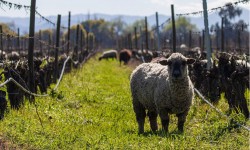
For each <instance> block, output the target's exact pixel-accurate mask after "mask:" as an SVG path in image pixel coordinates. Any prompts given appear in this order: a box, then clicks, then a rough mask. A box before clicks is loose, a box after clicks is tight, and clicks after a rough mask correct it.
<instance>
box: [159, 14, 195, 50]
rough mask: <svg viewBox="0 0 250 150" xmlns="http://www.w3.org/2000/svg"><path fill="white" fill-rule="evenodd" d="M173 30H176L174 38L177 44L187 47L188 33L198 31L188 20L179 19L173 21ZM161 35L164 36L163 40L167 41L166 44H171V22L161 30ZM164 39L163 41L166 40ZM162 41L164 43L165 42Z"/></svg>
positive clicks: (184, 18)
mask: <svg viewBox="0 0 250 150" xmlns="http://www.w3.org/2000/svg"><path fill="white" fill-rule="evenodd" d="M175 28H176V38H177V44H183V43H185V44H186V45H187V43H188V38H189V31H192V32H196V31H198V29H197V27H196V25H194V24H192V23H191V21H190V19H189V18H186V17H179V18H177V19H176V20H175ZM163 34H165V35H166V37H165V38H167V39H169V41H168V42H170V43H169V44H171V42H172V22H170V23H169V24H167V25H166V26H165V27H164V28H163ZM167 39H165V40H167ZM165 40H164V41H165Z"/></svg>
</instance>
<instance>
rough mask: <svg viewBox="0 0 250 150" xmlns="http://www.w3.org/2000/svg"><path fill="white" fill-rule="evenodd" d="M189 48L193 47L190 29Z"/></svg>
mask: <svg viewBox="0 0 250 150" xmlns="http://www.w3.org/2000/svg"><path fill="white" fill-rule="evenodd" d="M188 46H189V49H191V48H192V31H191V30H189V42H188Z"/></svg>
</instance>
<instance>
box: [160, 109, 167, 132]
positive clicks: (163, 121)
mask: <svg viewBox="0 0 250 150" xmlns="http://www.w3.org/2000/svg"><path fill="white" fill-rule="evenodd" d="M159 115H160V118H161V124H162V128H163V129H164V130H165V131H166V132H168V125H169V116H168V111H167V110H166V109H164V110H160V111H159Z"/></svg>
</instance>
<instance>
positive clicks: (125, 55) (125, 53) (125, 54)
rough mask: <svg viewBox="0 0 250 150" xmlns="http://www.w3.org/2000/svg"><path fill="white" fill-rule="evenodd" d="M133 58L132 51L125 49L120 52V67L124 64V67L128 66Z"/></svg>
mask: <svg viewBox="0 0 250 150" xmlns="http://www.w3.org/2000/svg"><path fill="white" fill-rule="evenodd" d="M131 56H132V51H131V50H128V49H123V50H121V51H120V52H119V61H120V65H121V63H122V62H124V65H126V64H128V61H129V60H130V58H131Z"/></svg>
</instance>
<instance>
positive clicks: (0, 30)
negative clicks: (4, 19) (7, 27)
mask: <svg viewBox="0 0 250 150" xmlns="http://www.w3.org/2000/svg"><path fill="white" fill-rule="evenodd" d="M0 50H1V54H0V58H3V27H2V25H0Z"/></svg>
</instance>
